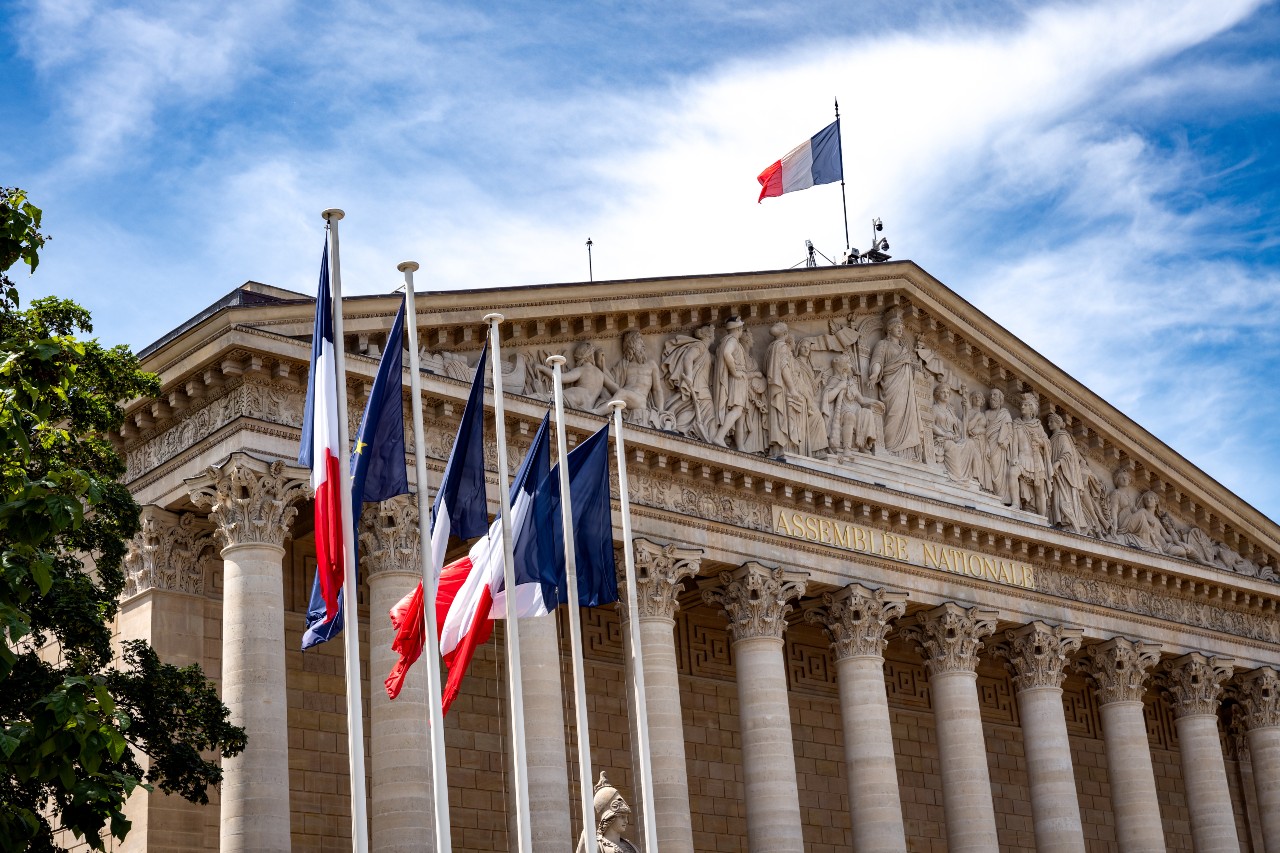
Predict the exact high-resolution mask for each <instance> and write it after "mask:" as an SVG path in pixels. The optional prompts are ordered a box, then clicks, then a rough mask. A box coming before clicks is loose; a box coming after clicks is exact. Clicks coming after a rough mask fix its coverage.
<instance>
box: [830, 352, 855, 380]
mask: <svg viewBox="0 0 1280 853" xmlns="http://www.w3.org/2000/svg"><path fill="white" fill-rule="evenodd" d="M831 369H832V370H834V371H835V372H836V375H837V376H848V375H849V374H850V373H852V372H853V361H852V360H851V359H850V358H849V356H847V355H838V356H836V357H835V358H833V359H831Z"/></svg>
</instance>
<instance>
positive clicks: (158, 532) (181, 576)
mask: <svg viewBox="0 0 1280 853" xmlns="http://www.w3.org/2000/svg"><path fill="white" fill-rule="evenodd" d="M141 520H142V529H141V530H139V531H138V533H137V535H135V536H134V537H133V539H132V540H131V541H130V542H129V550H128V552H127V553H126V554H125V558H124V570H125V586H124V593H123V597H124V598H129V597H131V596H134V595H137V594H138V593H140V592H144V591H146V590H148V589H164V590H172V591H176V592H189V593H192V594H194V595H203V594H204V567H203V559H202V558H203V556H204V553H203V552H204V551H205V550H206V549H207V548H209V547H210V546H212V544H213V538H212V534H213V531H212V529H211V528H210V527H209V525H208V524H207V523H205V522H204V521H203V520H202V519H200V518H199V517H198V516H197V515H196V514H195V513H190V512H184V513H181V514H175V513H172V512H167V511H165V510H163V509H160V508H159V507H155V506H146V507H143V508H142V519H141Z"/></svg>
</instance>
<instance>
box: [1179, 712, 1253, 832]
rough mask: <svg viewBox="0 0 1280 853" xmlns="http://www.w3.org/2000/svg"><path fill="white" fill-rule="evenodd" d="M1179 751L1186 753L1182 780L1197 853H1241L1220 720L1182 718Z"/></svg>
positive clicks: (1197, 717) (1200, 717)
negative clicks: (1224, 760)
mask: <svg viewBox="0 0 1280 853" xmlns="http://www.w3.org/2000/svg"><path fill="white" fill-rule="evenodd" d="M1174 725H1175V726H1176V727H1177V730H1178V748H1179V749H1180V750H1181V752H1182V779H1183V783H1184V784H1185V785H1186V788H1187V809H1188V810H1189V811H1190V812H1191V838H1192V841H1193V843H1194V844H1195V849H1196V853H1227V851H1230V853H1238V851H1239V850H1240V841H1239V838H1238V837H1237V835H1236V816H1235V810H1234V809H1233V808H1232V807H1231V789H1230V788H1228V787H1227V770H1226V765H1225V764H1224V763H1223V756H1222V741H1221V740H1219V738H1218V718H1217V717H1216V716H1214V715H1209V714H1190V715H1187V716H1183V717H1179V718H1178V719H1177V720H1176V721H1175V722H1174Z"/></svg>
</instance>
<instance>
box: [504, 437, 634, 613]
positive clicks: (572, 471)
mask: <svg viewBox="0 0 1280 853" xmlns="http://www.w3.org/2000/svg"><path fill="white" fill-rule="evenodd" d="M539 491H540V492H543V491H545V492H546V493H547V494H548V495H549V497H550V504H551V507H550V514H551V517H552V518H553V519H555V523H553V524H552V525H551V537H550V538H551V539H552V540H553V541H552V546H551V548H552V553H554V554H556V555H558V557H559V559H557V560H556V561H555V566H556V569H557V571H556V576H555V579H554V581H553V582H552V584H550V585H549V586H554V587H555V588H557V589H558V590H559V598H558V602H559V603H560V604H564V603H566V602H567V601H568V600H569V595H568V586H567V584H566V583H565V565H564V530H563V527H562V525H561V524H560V522H559V519H560V466H559V464H557V465H556V467H555V468H553V469H551V475H550V477H549V478H548V486H547V488H546V489H545V490H544V489H539ZM569 497H570V502H571V503H572V504H573V550H574V560H575V561H576V562H577V564H578V572H577V574H578V604H579V605H580V606H582V607H599V606H600V605H602V604H611V603H613V602H615V601H617V600H618V575H617V571H616V570H615V568H614V561H613V506H612V504H611V503H610V496H609V424H608V422H606V423H605V425H604V426H603V427H601V428H600V429H599V430H597V431H596V433H595V435H593V436H591V437H590V438H588V439H587V440H586V441H584V442H582V443H581V444H579V445H578V446H577V447H575V448H574V449H573V450H571V451H569ZM516 563H517V565H518V564H519V558H518V556H517V560H516Z"/></svg>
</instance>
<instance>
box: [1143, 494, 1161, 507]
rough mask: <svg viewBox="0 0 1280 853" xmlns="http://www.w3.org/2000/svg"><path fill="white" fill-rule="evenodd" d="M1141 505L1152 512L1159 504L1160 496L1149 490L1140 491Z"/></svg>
mask: <svg viewBox="0 0 1280 853" xmlns="http://www.w3.org/2000/svg"><path fill="white" fill-rule="evenodd" d="M1142 505H1143V506H1144V507H1146V508H1147V509H1149V510H1151V511H1152V512H1155V511H1156V507H1158V506H1160V496H1159V495H1157V494H1156V493H1155V492H1153V491H1151V490H1147V491H1145V492H1143V493H1142Z"/></svg>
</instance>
